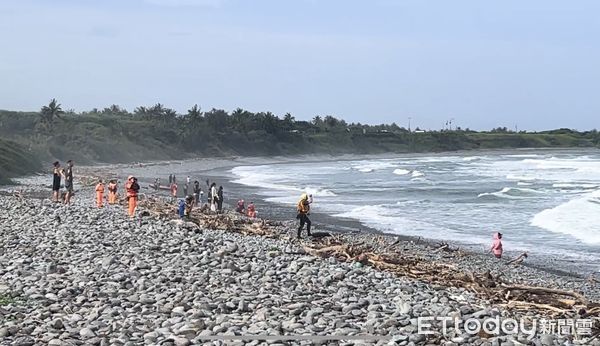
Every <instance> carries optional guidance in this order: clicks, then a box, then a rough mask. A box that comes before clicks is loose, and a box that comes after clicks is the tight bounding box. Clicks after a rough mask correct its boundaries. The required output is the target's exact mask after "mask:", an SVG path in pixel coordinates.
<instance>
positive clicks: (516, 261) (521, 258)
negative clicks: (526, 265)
mask: <svg viewBox="0 0 600 346" xmlns="http://www.w3.org/2000/svg"><path fill="white" fill-rule="evenodd" d="M527 257H528V255H527V252H523V253H522V254H520V255H519V256H518V257H516V258H515V259H512V260H510V261H508V263H506V264H509V265H510V264H512V265H514V266H515V267H517V266H519V265H521V263H523V261H524V260H525V259H526V258H527Z"/></svg>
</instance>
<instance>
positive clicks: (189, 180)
mask: <svg viewBox="0 0 600 346" xmlns="http://www.w3.org/2000/svg"><path fill="white" fill-rule="evenodd" d="M185 182H186V183H187V184H188V185H189V184H190V182H191V178H190V176H189V175H188V176H187V178H185Z"/></svg>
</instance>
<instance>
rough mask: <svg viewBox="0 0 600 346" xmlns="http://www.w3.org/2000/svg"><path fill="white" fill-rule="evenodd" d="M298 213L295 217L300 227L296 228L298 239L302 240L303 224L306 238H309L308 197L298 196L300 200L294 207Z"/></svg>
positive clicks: (304, 195)
mask: <svg viewBox="0 0 600 346" xmlns="http://www.w3.org/2000/svg"><path fill="white" fill-rule="evenodd" d="M296 209H297V211H298V215H296V219H298V220H300V226H298V239H302V236H301V234H302V229H303V228H304V224H306V231H307V232H308V236H309V237H310V236H311V234H310V225H311V222H310V219H309V218H308V215H309V214H310V201H309V200H308V196H307V195H306V194H305V193H303V194H302V196H300V200H299V201H298V205H297V207H296Z"/></svg>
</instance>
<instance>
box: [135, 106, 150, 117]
mask: <svg viewBox="0 0 600 346" xmlns="http://www.w3.org/2000/svg"><path fill="white" fill-rule="evenodd" d="M148 113H149V110H148V108H147V107H144V106H139V107H137V108H136V109H134V110H133V114H135V115H139V116H146V115H148Z"/></svg>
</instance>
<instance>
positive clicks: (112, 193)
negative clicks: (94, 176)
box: [108, 179, 117, 204]
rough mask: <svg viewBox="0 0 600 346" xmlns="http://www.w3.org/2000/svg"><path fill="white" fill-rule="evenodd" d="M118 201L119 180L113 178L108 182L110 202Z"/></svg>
mask: <svg viewBox="0 0 600 346" xmlns="http://www.w3.org/2000/svg"><path fill="white" fill-rule="evenodd" d="M115 203H117V182H116V181H115V180H114V179H113V180H111V181H110V182H109V183H108V204H115Z"/></svg>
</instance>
